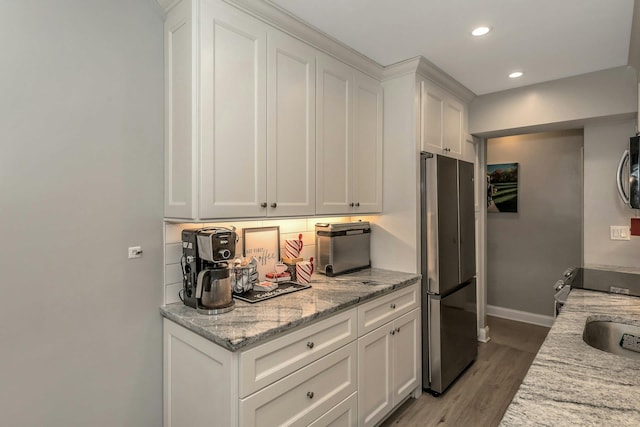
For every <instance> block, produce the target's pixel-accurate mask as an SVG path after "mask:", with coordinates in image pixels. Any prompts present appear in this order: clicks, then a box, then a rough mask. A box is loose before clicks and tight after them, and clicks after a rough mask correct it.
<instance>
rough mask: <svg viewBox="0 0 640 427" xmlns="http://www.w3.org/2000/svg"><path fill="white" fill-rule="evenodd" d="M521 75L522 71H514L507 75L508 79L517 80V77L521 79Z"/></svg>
mask: <svg viewBox="0 0 640 427" xmlns="http://www.w3.org/2000/svg"><path fill="white" fill-rule="evenodd" d="M522 74H523V72H522V71H514V72H513V73H511V74H509V78H511V79H517V78H518V77H522Z"/></svg>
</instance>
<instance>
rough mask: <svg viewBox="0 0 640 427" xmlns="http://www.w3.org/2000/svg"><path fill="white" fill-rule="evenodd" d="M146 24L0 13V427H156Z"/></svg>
mask: <svg viewBox="0 0 640 427" xmlns="http://www.w3.org/2000/svg"><path fill="white" fill-rule="evenodd" d="M162 22H163V18H162V14H161V12H160V10H159V8H158V6H157V4H156V3H155V1H153V0H110V1H104V0H101V1H98V0H60V1H55V2H53V1H36V0H20V1H3V2H1V3H0V32H1V34H0V40H1V45H0V52H2V65H1V66H0V69H1V70H2V73H1V75H2V79H0V94H2V95H1V96H0V141H1V144H2V150H1V154H0V196H1V200H2V201H1V203H2V205H1V206H2V208H1V209H0V236H1V240H0V289H1V292H0V295H1V296H2V297H1V298H0V325H2V326H0V361H1V362H0V420H1V421H0V424H2V425H5V426H65V427H66V426H159V425H161V424H162V370H161V367H162V357H161V354H162V335H161V319H160V316H159V313H158V306H159V305H160V304H161V303H162V197H163V195H162V177H163V161H162V153H163V146H162V135H163V134H162V132H163V131H162V129H163V126H162V123H163V121H162V120H163V45H162V44H163V41H162V40H163V37H162ZM133 245H141V246H142V247H143V249H144V255H143V257H142V258H141V259H138V260H128V259H127V247H128V246H133Z"/></svg>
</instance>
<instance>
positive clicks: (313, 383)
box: [240, 342, 357, 427]
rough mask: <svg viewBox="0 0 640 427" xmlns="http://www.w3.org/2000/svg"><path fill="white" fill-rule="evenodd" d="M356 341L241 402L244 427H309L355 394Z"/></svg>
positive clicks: (241, 422) (241, 417)
mask: <svg viewBox="0 0 640 427" xmlns="http://www.w3.org/2000/svg"><path fill="white" fill-rule="evenodd" d="M356 371H357V346H356V343H355V342H352V343H351V344H348V345H346V346H344V347H342V348H340V349H339V350H336V351H334V352H333V353H331V354H329V355H327V356H325V357H323V358H322V359H320V360H317V361H315V362H313V363H312V364H310V365H309V366H307V367H305V368H302V369H300V370H298V371H296V372H295V373H293V374H291V375H289V376H287V377H286V378H283V379H281V380H280V381H278V382H276V383H274V384H272V385H270V386H268V387H266V388H264V389H262V390H260V391H259V392H257V393H255V394H252V395H251V396H249V397H247V398H245V399H242V400H240V425H241V426H265V427H271V426H283V425H286V426H290V425H293V426H298V425H299V426H303V425H304V426H306V425H309V424H310V423H311V422H312V421H314V420H316V419H318V418H319V417H321V416H322V415H324V414H325V413H326V412H328V411H330V410H331V409H332V408H333V407H334V406H336V405H337V404H339V403H340V402H342V401H343V400H344V399H346V398H347V397H348V396H350V395H351V394H353V393H354V392H355V391H356V388H357V383H356Z"/></svg>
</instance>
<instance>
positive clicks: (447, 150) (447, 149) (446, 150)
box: [442, 148, 451, 153]
mask: <svg viewBox="0 0 640 427" xmlns="http://www.w3.org/2000/svg"><path fill="white" fill-rule="evenodd" d="M442 151H444V152H445V153H448V152H449V151H451V148H443V149H442Z"/></svg>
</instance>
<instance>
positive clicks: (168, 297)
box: [164, 216, 376, 304]
mask: <svg viewBox="0 0 640 427" xmlns="http://www.w3.org/2000/svg"><path fill="white" fill-rule="evenodd" d="M375 219H376V217H375V216H366V217H365V216H357V217H355V216H354V217H349V216H346V217H329V218H322V217H309V218H290V219H274V220H270V219H265V220H249V221H231V222H207V223H179V222H169V221H165V223H164V302H165V304H170V303H173V302H178V301H180V299H179V297H178V292H179V291H180V289H182V268H181V266H180V257H181V256H182V234H181V233H182V230H185V229H194V228H202V227H230V226H234V227H236V233H238V237H239V239H238V243H237V245H236V255H237V256H241V255H242V229H244V228H255V227H273V226H278V227H280V254H281V256H282V255H283V254H284V241H285V240H287V239H297V238H298V236H299V235H300V234H302V241H303V242H304V247H303V248H302V254H301V256H302V257H303V258H304V259H306V260H308V259H309V258H310V257H315V252H316V245H315V225H316V223H319V222H349V221H358V220H363V221H369V222H371V223H372V224H373V223H375Z"/></svg>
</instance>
